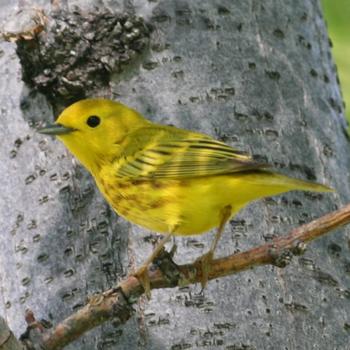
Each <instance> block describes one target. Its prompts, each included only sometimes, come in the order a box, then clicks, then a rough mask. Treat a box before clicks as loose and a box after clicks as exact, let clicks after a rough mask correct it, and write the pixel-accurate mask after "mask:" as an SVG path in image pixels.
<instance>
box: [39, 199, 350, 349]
mask: <svg viewBox="0 0 350 350" xmlns="http://www.w3.org/2000/svg"><path fill="white" fill-rule="evenodd" d="M348 223H350V204H349V205H347V206H345V207H344V208H342V209H339V210H337V211H334V212H332V213H329V214H327V215H324V216H322V217H321V218H319V219H316V220H314V221H312V222H310V223H308V224H305V225H302V226H300V227H298V228H296V229H293V230H292V231H290V232H289V233H288V234H287V235H286V236H282V237H278V238H275V239H274V240H272V241H271V242H269V243H266V244H264V245H261V246H259V247H256V248H253V249H250V250H248V251H245V252H242V253H238V254H234V255H231V256H228V257H225V258H220V259H216V260H214V261H213V262H212V264H211V270H210V272H209V276H208V277H209V279H214V278H218V277H222V276H227V275H232V274H234V273H238V272H240V271H243V270H246V269H248V268H251V267H252V266H257V265H266V264H273V265H277V266H281V267H284V266H285V265H286V262H287V260H288V259H289V257H290V256H291V255H298V254H302V253H303V252H304V251H305V247H306V243H307V242H309V241H311V240H314V239H316V238H318V237H320V236H322V235H324V234H325V233H327V232H329V231H331V230H334V229H336V228H339V227H341V226H344V225H346V224H348ZM286 258H287V259H286ZM158 264H159V266H158V267H157V266H155V265H153V266H152V268H151V269H150V271H149V279H150V285H151V289H158V288H172V287H176V286H185V285H188V284H192V283H197V282H201V281H202V269H201V263H200V262H197V261H196V262H194V263H192V264H186V265H180V266H177V265H176V264H175V263H174V262H172V261H171V260H170V259H164V258H163V259H161V260H158ZM143 293H144V290H143V287H142V285H141V284H140V282H139V281H138V280H137V278H136V277H134V276H131V275H130V276H128V277H127V278H126V279H125V280H124V281H122V282H120V283H119V284H118V286H117V287H116V288H112V289H110V290H107V291H105V292H103V293H101V294H98V295H96V296H93V297H92V298H91V299H90V300H89V301H88V303H87V304H86V305H85V306H84V307H83V308H82V309H80V310H79V311H77V312H76V313H74V314H73V315H71V316H69V317H68V318H66V319H65V320H64V321H62V322H61V323H59V324H58V325H57V326H56V327H55V328H54V329H53V330H52V331H51V332H50V333H46V334H45V333H44V334H43V338H42V343H41V346H42V347H43V348H44V349H46V350H54V349H61V348H63V347H64V346H66V345H68V344H69V343H71V342H72V341H74V340H75V339H77V338H78V337H80V336H81V335H82V334H84V333H85V332H87V331H88V330H90V329H92V328H94V327H96V326H98V325H100V324H102V323H103V322H106V321H107V320H110V319H114V320H115V321H117V322H118V321H119V324H123V323H125V322H126V321H127V320H128V319H129V318H130V317H131V316H132V314H133V309H132V307H131V305H132V304H133V303H134V302H136V301H137V300H138V298H140V296H141V295H142V294H143Z"/></svg>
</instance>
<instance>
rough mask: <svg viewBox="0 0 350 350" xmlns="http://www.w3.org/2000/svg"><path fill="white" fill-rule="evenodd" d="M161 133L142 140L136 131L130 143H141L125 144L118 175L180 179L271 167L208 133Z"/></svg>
mask: <svg viewBox="0 0 350 350" xmlns="http://www.w3.org/2000/svg"><path fill="white" fill-rule="evenodd" d="M174 129H175V128H174ZM176 130H179V129H176ZM148 132H149V131H148ZM160 133H161V135H159V134H156V133H154V135H156V136H157V137H150V141H149V142H140V141H141V140H142V141H144V137H142V136H141V135H142V134H140V135H133V138H132V139H133V141H131V142H130V144H134V145H135V144H139V145H140V147H138V148H135V147H129V148H128V147H126V152H125V153H124V156H123V157H121V158H120V159H119V161H118V164H117V169H116V170H117V176H119V177H127V178H139V179H150V178H152V179H154V178H158V179H160V178H162V179H180V178H191V177H199V176H211V175H220V174H229V173H235V172H239V171H245V170H251V169H258V168H266V167H268V165H266V164H261V163H258V162H256V161H254V160H253V159H252V158H251V157H250V156H249V155H248V154H246V153H244V152H241V151H238V150H236V149H234V148H232V147H230V146H228V145H226V144H224V143H222V142H220V141H216V140H214V139H211V138H210V137H208V136H206V135H201V134H195V133H188V135H187V134H186V133H180V132H179V133H175V135H174V134H173V133H169V137H166V136H167V135H164V130H161V132H160ZM149 134H153V133H149ZM140 139H141V140H140ZM142 143H144V145H143V146H141V145H142ZM130 149H132V150H131V151H130Z"/></svg>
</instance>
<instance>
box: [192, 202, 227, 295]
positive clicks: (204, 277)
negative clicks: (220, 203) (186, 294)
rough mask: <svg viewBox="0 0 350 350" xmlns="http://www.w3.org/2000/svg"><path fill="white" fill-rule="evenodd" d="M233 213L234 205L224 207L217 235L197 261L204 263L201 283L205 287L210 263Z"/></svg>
mask: <svg viewBox="0 0 350 350" xmlns="http://www.w3.org/2000/svg"><path fill="white" fill-rule="evenodd" d="M231 215H232V207H231V206H230V205H227V206H226V207H224V209H223V210H222V212H221V219H220V224H219V227H218V230H217V231H216V234H215V237H214V239H213V241H212V242H211V246H210V249H209V251H208V252H207V253H205V254H204V255H202V256H201V257H199V258H198V259H197V261H200V263H201V265H202V280H201V285H202V288H203V289H204V288H205V287H206V285H207V283H208V277H209V272H210V264H211V262H212V261H213V257H214V252H215V249H216V246H217V245H218V242H219V240H220V238H221V235H222V233H223V231H224V228H225V224H226V222H227V221H228V220H229V219H230V217H231Z"/></svg>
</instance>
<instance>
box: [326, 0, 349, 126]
mask: <svg viewBox="0 0 350 350" xmlns="http://www.w3.org/2000/svg"><path fill="white" fill-rule="evenodd" d="M321 1H322V6H323V10H324V16H325V19H326V22H327V25H328V32H329V36H330V38H331V40H332V43H333V49H332V52H333V57H334V59H335V62H336V65H337V67H338V74H339V79H340V83H341V88H342V93H343V99H344V101H345V104H346V116H347V119H348V122H349V123H350V0H321Z"/></svg>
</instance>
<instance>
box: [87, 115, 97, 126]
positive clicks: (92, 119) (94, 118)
mask: <svg viewBox="0 0 350 350" xmlns="http://www.w3.org/2000/svg"><path fill="white" fill-rule="evenodd" d="M100 122H101V119H100V117H98V116H97V115H90V117H89V118H88V119H87V121H86V124H87V125H89V126H90V127H91V128H96V126H97V125H99V124H100Z"/></svg>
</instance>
